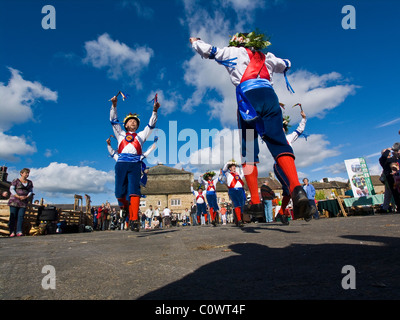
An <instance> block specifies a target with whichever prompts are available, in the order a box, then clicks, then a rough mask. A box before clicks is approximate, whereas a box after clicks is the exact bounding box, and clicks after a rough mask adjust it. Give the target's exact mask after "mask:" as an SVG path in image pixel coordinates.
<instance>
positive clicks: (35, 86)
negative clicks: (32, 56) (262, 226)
mask: <svg viewBox="0 0 400 320" xmlns="http://www.w3.org/2000/svg"><path fill="white" fill-rule="evenodd" d="M8 69H9V70H10V72H11V78H10V80H9V82H8V84H7V85H5V84H4V83H0V131H1V132H5V131H6V130H8V129H10V128H11V127H12V126H13V125H14V124H20V123H25V122H27V121H29V120H33V118H34V116H33V111H32V106H33V105H34V104H35V103H36V102H37V101H38V100H40V99H44V100H47V101H54V102H55V101H57V92H55V91H52V90H50V89H48V88H46V87H44V86H43V85H42V84H41V83H39V82H37V81H34V82H32V81H28V80H24V79H23V78H22V76H21V72H20V71H18V70H16V69H13V68H8Z"/></svg>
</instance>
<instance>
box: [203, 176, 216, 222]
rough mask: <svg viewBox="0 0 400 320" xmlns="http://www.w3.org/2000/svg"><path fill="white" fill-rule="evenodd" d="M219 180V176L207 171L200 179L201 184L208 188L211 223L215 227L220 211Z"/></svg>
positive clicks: (207, 195)
mask: <svg viewBox="0 0 400 320" xmlns="http://www.w3.org/2000/svg"><path fill="white" fill-rule="evenodd" d="M218 179H219V175H217V174H215V172H214V171H207V172H206V173H205V174H203V176H200V177H199V183H200V184H203V185H204V186H205V188H206V198H207V203H208V206H209V208H210V216H211V223H212V225H213V226H214V227H215V226H216V225H217V217H218V211H219V207H218V200H217V193H216V185H217V182H218Z"/></svg>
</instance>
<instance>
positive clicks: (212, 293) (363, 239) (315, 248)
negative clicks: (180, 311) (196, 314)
mask: <svg viewBox="0 0 400 320" xmlns="http://www.w3.org/2000/svg"><path fill="white" fill-rule="evenodd" d="M253 231H254V230H253ZM342 238H346V239H348V240H350V242H351V243H350V244H343V243H341V244H332V243H330V244H316V245H312V244H311V245H310V244H307V245H299V244H293V245H291V246H289V247H284V248H270V247H268V246H264V245H260V244H255V243H244V244H234V245H231V246H230V247H229V249H230V250H232V251H233V252H234V253H236V254H237V255H234V256H230V257H228V258H225V259H222V260H218V261H216V262H212V263H209V264H207V265H205V266H203V267H201V268H199V269H197V270H196V271H194V272H193V273H191V274H189V275H187V276H185V277H184V278H182V279H181V280H179V281H176V282H173V283H171V284H169V285H167V286H164V287H162V288H160V289H157V290H155V291H152V292H150V293H148V294H146V295H143V296H142V297H140V298H139V300H175V299H179V300H182V299H187V300H202V299H207V300H210V299H211V300H215V299H217V300H218V299H221V300H225V299H228V300H235V299H240V300H258V299H262V300H265V299H279V300H281V299H399V298H400V275H399V272H398V271H399V270H400V268H399V267H400V249H399V248H400V240H399V238H392V237H376V236H358V235H352V236H347V237H342ZM353 241H354V243H353ZM345 265H352V266H354V268H355V270H356V278H355V283H356V289H348V290H345V289H343V287H342V279H343V278H344V277H345V276H346V274H345V273H342V268H343V267H344V266H345Z"/></svg>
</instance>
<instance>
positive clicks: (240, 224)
mask: <svg viewBox="0 0 400 320" xmlns="http://www.w3.org/2000/svg"><path fill="white" fill-rule="evenodd" d="M237 225H238V227H239V228H243V227H244V223H243V221H242V220H240V221H238V224H237Z"/></svg>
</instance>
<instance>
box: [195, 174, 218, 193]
mask: <svg viewBox="0 0 400 320" xmlns="http://www.w3.org/2000/svg"><path fill="white" fill-rule="evenodd" d="M218 178H219V173H217V174H216V175H215V176H214V178H212V182H213V185H212V186H210V187H209V185H208V180H204V179H203V176H200V177H199V180H198V181H199V183H200V184H203V185H204V186H205V187H206V188H207V190H206V191H216V187H217V182H218ZM208 188H210V189H208Z"/></svg>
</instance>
